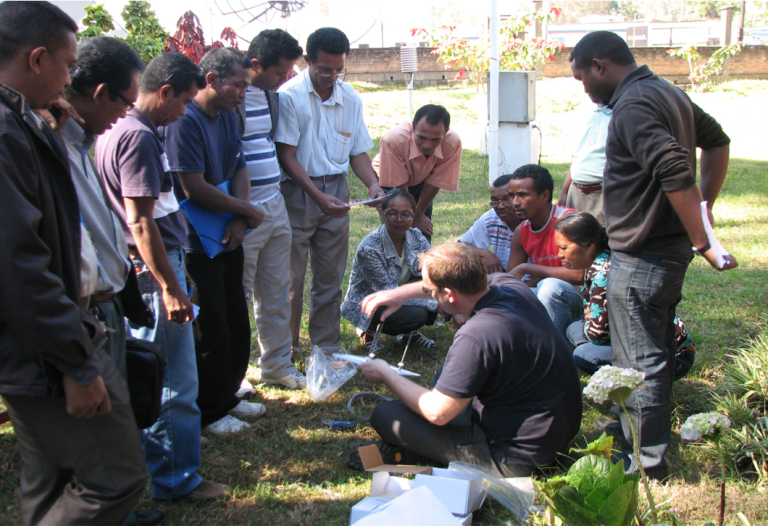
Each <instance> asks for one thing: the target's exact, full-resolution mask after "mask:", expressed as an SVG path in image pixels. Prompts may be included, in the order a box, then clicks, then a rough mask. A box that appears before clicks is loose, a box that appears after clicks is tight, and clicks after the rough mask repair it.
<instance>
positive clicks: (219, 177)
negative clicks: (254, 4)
mask: <svg viewBox="0 0 768 526" xmlns="http://www.w3.org/2000/svg"><path fill="white" fill-rule="evenodd" d="M200 67H201V68H202V69H203V71H204V72H205V77H206V81H207V85H206V87H205V88H203V89H201V90H200V91H199V92H198V93H197V96H196V97H195V100H194V101H193V102H191V103H190V104H189V107H188V108H187V114H186V115H185V116H184V117H182V118H181V119H180V120H179V121H177V122H175V123H173V124H171V125H170V126H169V127H168V128H167V130H166V131H167V137H168V139H167V146H166V148H167V152H168V161H169V164H170V169H171V171H173V172H175V173H176V175H177V177H178V181H179V183H180V187H179V186H177V187H176V191H177V195H178V197H179V199H180V200H181V199H184V198H187V199H189V200H191V201H192V202H193V203H195V204H197V205H199V206H200V207H202V208H205V209H207V210H210V211H213V212H227V213H231V214H234V216H235V217H234V218H233V219H232V221H231V222H230V223H229V224H228V226H227V228H226V231H225V233H224V236H223V238H222V239H221V243H222V244H223V245H224V246H226V249H225V251H224V252H221V253H220V254H218V255H217V256H216V257H213V258H211V257H208V255H207V254H206V252H205V250H204V248H203V245H202V243H201V241H200V237H199V235H198V233H197V231H196V230H195V228H194V226H193V225H192V224H189V225H188V227H189V235H188V237H187V241H186V243H185V245H184V249H185V251H186V253H187V261H186V269H187V275H188V276H189V279H190V281H191V282H192V284H193V285H194V287H195V289H194V293H193V295H192V301H193V302H194V303H195V304H196V305H199V306H200V314H199V315H198V317H197V318H196V319H195V321H194V329H195V330H194V334H195V353H196V355H197V371H198V380H199V383H200V390H199V393H198V396H197V405H198V406H199V407H200V411H201V414H202V417H201V424H202V426H203V427H204V428H205V429H206V430H207V431H209V432H211V433H213V434H218V435H225V434H229V433H237V432H240V431H243V430H245V429H247V428H248V427H249V425H248V424H246V423H245V422H243V421H242V420H239V419H238V418H237V417H238V416H239V417H257V416H261V415H263V414H264V413H265V412H266V408H265V407H264V406H263V405H262V404H257V403H249V402H245V401H240V399H239V398H237V396H236V392H237V391H238V389H239V388H240V384H241V382H242V381H243V378H245V373H246V371H247V370H248V359H249V357H250V352H251V326H250V322H249V320H248V305H247V304H246V302H245V294H244V291H243V248H242V246H241V244H242V242H243V239H244V238H245V234H246V232H247V229H248V228H251V229H254V228H257V227H258V226H259V225H260V224H261V222H262V219H263V217H264V214H263V212H261V211H260V210H259V209H258V208H257V207H255V206H253V205H252V204H250V202H249V201H250V193H251V187H250V181H249V178H248V168H247V166H246V163H245V156H244V155H243V150H242V143H241V142H240V138H239V137H238V133H237V123H236V122H235V116H234V114H233V113H232V112H234V111H235V110H237V108H238V106H240V105H241V104H242V103H243V101H244V100H245V88H246V87H247V86H248V85H249V84H250V78H251V67H252V66H251V61H250V60H248V57H246V56H245V55H243V54H242V53H241V52H239V51H236V50H234V49H228V48H217V49H213V50H211V51H209V52H208V53H206V55H205V56H204V57H203V59H202V60H201V61H200ZM225 181H229V182H230V194H227V193H225V192H223V191H221V190H220V189H219V188H216V187H217V185H220V184H221V183H223V182H225ZM216 241H218V240H216Z"/></svg>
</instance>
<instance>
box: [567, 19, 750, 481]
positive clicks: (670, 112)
mask: <svg viewBox="0 0 768 526" xmlns="http://www.w3.org/2000/svg"><path fill="white" fill-rule="evenodd" d="M570 61H571V70H572V71H573V76H574V78H575V79H576V80H579V81H581V82H582V84H583V85H584V91H586V92H587V95H589V96H590V98H591V99H592V100H594V101H596V102H597V103H599V104H605V105H607V106H608V107H609V108H611V109H612V110H613V116H612V119H611V123H610V125H609V128H608V141H607V144H606V148H605V156H606V165H605V173H604V176H603V177H604V179H603V196H604V207H605V222H606V228H607V231H608V238H609V245H610V247H611V255H612V259H611V264H612V267H611V272H610V274H609V275H608V290H607V294H608V295H607V299H608V303H609V305H610V309H609V311H608V317H609V323H610V325H611V344H612V358H613V364H614V365H615V366H617V367H624V368H633V369H637V370H639V371H642V372H644V373H645V375H646V377H645V381H646V389H643V390H641V391H636V392H635V393H634V394H633V395H632V396H631V397H630V398H629V399H628V400H627V403H626V406H627V411H628V412H629V415H630V416H631V417H632V419H633V421H634V422H635V426H636V427H637V429H638V434H639V437H640V439H639V440H640V444H639V448H640V460H641V461H642V464H643V467H644V468H645V471H646V472H647V473H648V475H649V476H651V477H654V478H658V479H662V478H664V477H666V476H667V473H668V469H667V464H666V461H665V459H664V455H665V453H666V451H667V448H668V447H669V437H670V431H671V423H670V416H671V407H670V395H671V387H672V380H673V375H674V371H675V367H674V359H675V344H674V339H675V324H674V317H675V307H676V306H677V304H678V302H679V301H680V299H681V297H682V287H683V280H684V278H685V271H686V269H687V267H688V264H689V263H690V262H691V259H692V258H693V253H694V252H696V253H697V254H700V255H701V256H702V257H704V259H706V260H707V262H709V264H710V265H712V266H713V267H715V268H716V269H717V270H726V269H730V268H734V267H736V266H737V262H736V258H734V257H733V256H732V255H730V254H728V255H727V256H726V264H725V265H724V266H722V267H721V266H719V265H718V263H717V260H716V258H715V254H714V252H713V251H712V250H711V248H710V244H709V241H708V239H707V234H706V232H705V230H704V223H703V220H702V214H701V209H700V203H701V202H702V201H703V200H705V201H707V207H708V211H709V216H710V220H711V217H712V205H713V204H714V202H715V199H716V198H717V194H718V193H719V191H720V187H721V186H722V184H723V181H724V180H725V174H726V170H727V167H728V144H729V142H730V140H729V139H728V136H727V135H726V134H725V133H724V132H723V130H722V128H721V127H720V125H719V124H718V123H717V122H716V121H715V120H714V119H713V118H712V117H710V116H709V115H707V114H706V113H704V111H702V109H701V108H699V107H698V106H697V105H696V104H694V103H693V102H691V100H690V99H689V98H688V96H687V95H686V94H685V93H684V92H683V91H682V90H680V89H679V88H677V87H675V86H673V85H672V84H670V83H669V82H667V81H665V80H664V79H662V78H660V77H659V76H657V75H654V74H653V72H652V71H651V70H650V69H648V66H641V67H638V66H637V64H636V63H635V59H634V57H633V56H632V53H631V51H630V50H629V47H627V44H626V42H625V41H624V40H623V39H622V38H621V37H619V36H618V35H616V34H615V33H610V32H606V31H596V32H594V33H590V34H589V35H587V36H586V37H584V38H583V39H582V40H581V41H580V42H579V43H578V44H577V45H576V47H574V49H573V51H572V52H571V56H570ZM697 147H698V148H701V149H702V153H701V191H699V187H698V186H696V148H697ZM692 246H693V249H694V251H692V250H691V247H692ZM621 423H622V430H623V434H624V446H623V449H624V457H625V468H626V469H627V471H628V472H635V471H637V470H638V467H637V463H636V461H635V459H634V455H633V454H632V442H631V440H632V437H631V433H630V429H629V425H628V422H627V417H626V415H622V417H621Z"/></svg>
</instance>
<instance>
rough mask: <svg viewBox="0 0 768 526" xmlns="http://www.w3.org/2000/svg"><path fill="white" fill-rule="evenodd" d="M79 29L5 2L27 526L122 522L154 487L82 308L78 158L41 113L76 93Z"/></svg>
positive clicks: (2, 20) (4, 182)
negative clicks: (72, 162) (73, 164)
mask: <svg viewBox="0 0 768 526" xmlns="http://www.w3.org/2000/svg"><path fill="white" fill-rule="evenodd" d="M76 31H77V24H76V23H75V22H74V21H73V20H72V19H70V18H69V17H68V16H67V15H66V14H65V13H64V12H62V11H61V10H60V9H58V8H57V7H55V6H53V5H51V4H49V3H48V2H4V3H3V4H0V215H2V225H3V228H2V229H0V246H2V247H3V248H4V251H3V258H2V259H0V290H2V294H0V394H2V395H3V398H4V400H5V404H6V406H7V407H8V409H9V412H10V414H11V420H12V421H13V426H14V429H15V431H16V437H17V440H18V443H19V451H20V454H21V457H22V461H23V468H22V477H21V489H20V493H21V516H22V523H23V524H38V523H44V524H92V523H104V524H121V523H122V522H123V521H124V520H125V518H126V517H127V516H128V514H129V512H130V511H131V509H132V508H133V506H134V505H135V503H136V502H137V501H138V499H139V495H140V493H141V491H142V489H143V488H144V485H145V483H146V471H145V470H144V466H143V464H144V463H143V458H142V453H141V444H140V442H139V436H138V433H137V432H136V431H137V430H136V424H135V422H134V420H133V413H132V412H131V409H130V405H129V402H128V390H127V388H126V385H125V382H124V381H123V380H122V378H121V377H120V376H119V374H118V372H117V370H116V369H115V366H114V365H113V363H112V361H111V360H110V359H109V358H108V357H107V356H106V354H105V353H104V351H103V349H102V346H103V343H104V342H103V340H104V331H103V329H102V328H101V325H100V324H99V323H98V322H96V323H91V322H92V321H93V320H89V319H88V318H87V317H86V316H85V314H84V311H83V309H82V308H81V305H80V297H81V294H80V293H81V290H80V257H81V230H80V229H81V227H80V215H79V209H78V200H77V195H76V192H75V187H74V184H73V183H72V179H71V177H70V172H69V161H68V157H67V153H66V151H65V149H64V147H63V145H62V144H61V142H60V140H59V139H58V137H56V136H55V135H54V134H53V132H52V131H51V129H50V128H49V127H48V126H47V125H46V124H44V123H43V122H42V120H40V119H39V118H38V117H37V115H36V114H34V113H33V111H32V110H33V109H41V108H47V107H49V106H50V105H51V103H52V101H53V100H54V99H55V98H56V97H57V96H58V94H59V93H60V92H61V90H62V88H64V87H65V86H66V85H68V84H69V80H70V72H71V70H72V68H73V67H74V66H75V65H76V61H77V42H76V40H75V32H76ZM83 241H84V240H83Z"/></svg>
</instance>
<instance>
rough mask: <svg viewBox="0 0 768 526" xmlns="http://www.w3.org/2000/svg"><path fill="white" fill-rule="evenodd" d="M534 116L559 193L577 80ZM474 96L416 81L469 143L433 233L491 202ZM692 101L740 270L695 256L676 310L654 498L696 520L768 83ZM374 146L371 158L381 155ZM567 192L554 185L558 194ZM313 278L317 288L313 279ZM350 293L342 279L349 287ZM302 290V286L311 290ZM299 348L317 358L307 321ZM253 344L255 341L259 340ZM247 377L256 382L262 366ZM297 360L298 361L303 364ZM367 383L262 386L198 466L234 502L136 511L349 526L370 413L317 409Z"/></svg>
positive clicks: (766, 222)
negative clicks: (707, 418) (690, 421)
mask: <svg viewBox="0 0 768 526" xmlns="http://www.w3.org/2000/svg"><path fill="white" fill-rule="evenodd" d="M358 88H359V91H360V92H361V97H362V99H363V102H364V104H365V108H366V122H367V124H368V128H369V130H370V133H371V136H372V137H373V138H374V140H375V142H376V143H377V144H378V138H379V137H380V136H381V134H382V133H383V132H384V131H385V130H387V129H388V128H390V127H392V126H394V125H396V124H398V123H400V122H403V121H404V120H406V117H405V113H406V109H407V104H408V95H407V91H406V90H404V89H402V88H400V89H390V88H384V89H382V88H378V87H372V86H371V85H367V86H362V85H360V86H358ZM536 90H537V97H538V99H537V106H538V107H537V120H538V124H539V126H540V127H541V128H542V130H543V134H544V139H543V155H542V163H543V164H544V165H545V166H547V167H548V168H549V169H550V171H551V172H552V173H553V176H554V177H555V180H556V188H559V186H560V185H561V184H562V181H563V179H564V177H565V174H566V172H567V170H568V163H569V159H570V154H569V149H570V142H571V140H572V139H571V133H572V132H571V130H572V129H573V126H574V109H575V108H576V107H577V106H578V105H579V104H580V103H581V102H582V101H584V100H585V99H586V97H585V95H584V93H583V90H582V88H581V86H580V85H579V84H578V83H577V82H575V81H573V80H572V79H553V80H543V81H540V82H538V83H537V87H536ZM475 97H476V95H475V91H474V89H472V88H466V87H458V88H450V87H438V88H420V89H416V90H414V93H413V106H414V108H418V107H419V106H421V105H422V104H426V103H429V102H433V103H438V104H443V105H444V106H446V107H447V108H448V109H449V110H450V112H451V115H452V128H454V129H456V130H457V131H458V132H459V134H460V135H461V136H462V138H463V143H464V148H465V150H464V155H463V158H462V178H461V185H460V190H459V191H458V192H456V193H449V192H440V194H439V195H438V197H437V200H436V208H435V213H434V217H433V220H434V224H435V235H434V242H435V243H442V242H445V241H452V240H456V239H457V238H458V237H459V236H460V235H461V234H462V233H463V232H464V231H465V230H466V229H467V228H468V227H469V226H470V225H471V224H472V222H473V221H474V220H475V219H476V218H477V217H478V216H479V215H480V214H482V213H483V212H484V211H485V210H486V206H487V205H486V204H485V203H486V201H487V199H488V190H487V170H488V164H487V158H485V157H481V156H479V155H478V154H477V151H476V148H477V144H478V139H477V137H478V133H479V132H478V129H479V128H478V126H477V125H476V124H475V120H476V118H477V104H476V100H475ZM693 99H694V100H695V101H696V102H697V103H699V104H700V105H701V106H702V107H703V108H704V109H705V111H707V112H709V113H711V114H712V115H713V116H714V117H715V118H716V119H718V121H719V122H720V123H721V124H722V125H723V127H724V128H725V130H726V132H727V133H728V134H729V135H730V136H731V138H732V140H733V142H732V146H731V156H732V160H731V164H730V169H729V175H728V179H727V180H726V183H725V186H724V188H723V191H722V193H721V195H720V198H719V199H718V201H717V205H716V207H715V216H716V220H717V223H716V228H715V230H716V233H717V235H718V236H719V237H720V239H721V241H722V242H723V244H724V245H725V246H726V247H727V248H728V249H729V250H731V251H732V253H733V254H734V255H735V256H736V257H737V258H738V260H739V263H740V266H739V268H738V269H736V270H734V271H731V272H727V273H717V272H715V271H714V270H712V269H711V268H709V267H708V266H706V265H704V264H703V263H702V262H701V261H700V260H697V261H695V262H694V263H693V265H692V266H691V268H690V270H689V272H688V274H687V276H686V285H685V288H684V299H683V302H682V303H681V305H680V313H681V314H682V315H683V316H684V318H685V320H686V323H687V325H688V327H689V330H690V331H691V333H692V335H693V337H694V339H695V341H696V343H697V344H698V348H699V353H698V357H697V361H696V364H695V366H694V369H693V371H692V373H691V374H690V375H689V376H688V377H687V378H686V379H684V380H682V381H680V382H677V383H676V384H675V387H674V393H673V407H674V415H673V419H674V420H673V438H672V444H671V448H670V453H669V459H670V462H671V467H672V471H673V472H675V475H674V477H673V478H672V480H671V482H670V483H669V484H668V485H666V486H654V492H655V493H656V494H657V501H658V500H664V499H666V498H672V502H671V504H670V505H669V507H672V508H677V509H678V511H677V512H676V513H677V514H678V516H680V517H681V518H682V519H683V520H684V521H685V522H686V523H689V524H701V523H703V522H706V521H708V520H713V519H714V518H715V516H716V507H717V501H718V500H717V499H718V488H717V485H716V481H713V480H712V479H710V477H709V476H708V475H707V472H708V470H709V469H710V467H711V466H712V464H713V457H712V456H708V455H707V454H702V452H701V450H697V449H693V448H690V447H687V446H686V447H684V446H683V445H682V444H681V441H680V438H679V434H678V431H679V426H680V424H682V422H683V421H684V420H685V418H686V417H687V416H689V415H690V414H693V413H695V412H698V411H702V410H713V408H714V406H713V401H712V398H711V394H712V392H713V390H714V388H715V387H716V386H717V384H718V382H719V380H720V378H721V372H720V368H719V367H720V366H719V364H720V363H721V362H720V359H721V358H722V357H723V356H724V355H726V354H727V353H728V350H729V349H732V348H736V347H740V346H742V345H743V342H744V339H745V338H746V337H748V336H754V335H755V334H757V333H758V332H759V330H760V328H761V326H762V325H761V316H760V315H761V313H765V312H766V303H767V300H768V294H767V293H766V290H767V289H768V251H766V245H765V243H766V238H768V203H766V201H765V196H766V195H768V178H767V177H766V174H768V148H766V134H765V123H766V122H768V81H734V82H729V83H727V84H725V85H723V86H721V87H720V88H719V89H718V90H717V91H716V92H715V93H710V94H697V95H694V96H693ZM374 153H375V151H372V152H371V154H374ZM350 183H351V193H352V199H353V200H359V199H363V198H364V197H365V195H366V194H365V189H364V188H363V186H362V185H361V184H360V182H359V181H358V180H357V179H356V178H354V177H351V178H350ZM558 191H559V190H557V189H556V192H555V193H556V194H557V193H558ZM351 220H352V223H351V229H350V261H349V265H351V255H352V254H353V253H354V250H355V248H356V247H357V244H358V243H359V242H360V241H361V240H362V238H363V237H364V236H365V235H366V234H368V233H369V232H370V231H372V230H373V229H374V228H376V227H377V226H378V217H377V215H376V214H375V212H374V211H373V210H370V209H367V208H355V209H353V210H352V212H351ZM307 277H308V280H307V282H308V283H309V278H311V275H308V276H307ZM343 290H344V291H345V292H346V278H345V283H344V285H343ZM305 296H306V297H308V295H305ZM341 331H342V341H343V344H344V346H345V347H347V348H349V349H350V350H352V351H353V352H356V353H358V354H359V353H361V350H360V348H359V346H358V345H357V343H355V336H354V332H353V327H352V326H351V325H350V324H349V323H347V322H346V321H342V327H341ZM424 332H425V334H426V335H427V336H428V337H430V338H434V339H435V340H437V342H438V347H437V350H433V351H420V352H413V351H409V356H408V358H407V359H406V363H407V367H408V368H409V369H411V370H414V371H416V372H419V373H421V374H422V377H421V379H420V381H421V382H422V383H426V382H428V380H429V378H430V377H431V374H432V372H433V371H434V370H435V369H436V368H437V367H438V366H439V365H440V363H442V360H443V357H444V355H445V352H446V350H447V348H448V347H449V345H450V343H451V341H452V337H453V330H452V329H451V328H450V327H430V328H427V329H426V330H425V331H424ZM303 336H304V340H303V344H304V348H303V349H302V351H303V354H304V356H307V355H308V354H309V348H308V343H309V342H308V340H307V339H306V315H305V320H304V331H303ZM385 342H386V343H387V346H388V347H387V350H386V351H384V352H383V353H382V354H381V356H382V357H383V358H385V359H387V360H388V361H389V362H390V363H397V361H399V359H400V356H401V354H402V348H401V347H400V346H398V345H397V344H396V343H395V342H394V338H392V339H389V338H386V339H385ZM253 348H254V349H257V347H256V344H255V335H254V347H253ZM257 352H258V351H255V352H254V354H253V355H252V363H253V364H254V366H253V367H252V368H251V370H250V371H249V377H250V378H251V379H253V380H255V379H256V378H257V369H256V368H255V363H256V360H257ZM299 365H300V367H301V368H302V369H303V367H304V364H303V362H302V363H300V364H299ZM359 391H375V392H379V393H382V394H390V393H389V392H388V390H387V389H386V388H382V387H376V388H374V387H373V386H371V385H369V384H367V383H366V382H365V380H364V379H362V378H361V377H359V376H356V377H355V378H353V379H352V380H351V381H350V382H348V383H347V384H346V385H345V386H344V387H343V388H342V389H341V390H340V391H338V392H337V393H336V394H334V395H332V396H331V397H330V398H329V399H327V400H325V401H322V402H315V401H313V400H312V399H311V398H310V397H309V395H308V394H306V393H296V392H292V391H288V390H282V389H273V388H269V387H267V386H265V385H259V386H258V389H257V394H256V396H255V397H254V398H255V400H258V401H262V402H264V403H265V404H266V405H267V409H268V413H267V416H266V417H265V418H263V419H262V420H259V421H256V422H254V423H253V427H252V428H251V430H250V431H248V432H247V433H244V434H242V435H240V436H234V437H228V438H211V444H210V446H209V447H208V448H207V449H205V450H203V466H202V470H201V472H202V474H203V475H204V476H205V477H207V478H210V479H212V480H216V481H220V482H226V483H228V484H230V485H231V486H232V487H233V488H235V489H234V491H233V493H232V496H231V497H229V498H228V499H225V500H222V501H219V502H214V503H203V504H188V503H167V502H157V501H152V500H151V499H150V497H149V492H148V491H147V492H146V493H145V496H144V498H143V501H142V502H141V504H140V508H144V509H146V508H149V507H159V508H160V509H162V510H163V511H164V512H165V513H166V515H167V516H168V519H167V522H166V524H169V525H174V524H263V525H272V524H288V525H344V524H347V523H348V520H349V508H350V506H352V505H353V504H354V503H355V502H357V501H358V500H360V499H362V498H363V497H365V496H366V495H367V493H368V492H369V491H370V480H371V477H370V475H367V474H363V473H357V472H353V471H351V470H349V469H348V468H347V467H346V465H345V464H344V462H343V459H342V457H341V451H342V449H343V447H344V446H345V445H346V444H348V443H350V442H353V441H360V440H368V439H374V438H375V437H376V433H375V432H374V431H373V430H372V429H371V428H370V427H369V426H367V425H365V423H364V422H360V423H359V424H358V425H357V427H355V428H352V429H350V430H331V429H329V428H327V427H324V426H322V425H321V424H320V420H321V419H323V418H338V419H348V418H349V416H350V415H349V413H347V410H346V407H345V406H346V403H347V401H348V400H349V398H350V397H351V396H352V395H353V394H354V393H357V392H359ZM607 413H608V406H594V405H593V404H591V403H588V402H585V416H584V421H583V425H582V431H581V433H580V434H579V435H578V436H577V437H576V439H575V442H576V444H580V445H583V444H585V443H586V442H587V441H589V440H593V439H594V438H596V437H597V436H598V434H599V433H598V432H597V430H596V428H595V426H594V420H595V418H597V417H598V416H601V415H604V414H607ZM19 470H20V462H19V460H18V456H17V453H16V445H15V438H14V435H13V428H12V427H11V426H10V425H9V424H6V425H4V426H0V475H2V476H0V523H7V524H15V523H18V521H19V515H18V483H19V476H20V473H19ZM739 511H743V512H744V513H745V515H746V516H747V517H748V518H749V520H750V521H751V523H752V524H753V525H754V524H766V523H768V507H767V506H765V493H763V492H760V491H758V488H756V487H755V486H754V485H750V484H747V483H740V482H735V483H734V482H732V483H730V484H729V486H728V509H727V513H726V519H727V522H728V523H729V524H736V523H737V519H736V513H737V512H739ZM474 524H476V525H479V526H484V525H502V524H516V522H515V521H514V520H513V519H512V516H511V514H510V513H509V512H507V511H506V510H505V509H504V508H503V507H502V506H500V505H499V504H498V503H497V502H495V501H493V500H492V499H489V501H488V502H487V503H486V505H485V507H484V508H483V510H481V511H480V512H479V513H477V514H476V516H475V522H474Z"/></svg>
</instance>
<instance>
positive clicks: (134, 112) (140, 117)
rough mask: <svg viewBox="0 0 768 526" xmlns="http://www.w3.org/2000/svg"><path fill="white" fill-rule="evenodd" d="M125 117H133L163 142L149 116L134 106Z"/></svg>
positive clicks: (161, 135)
mask: <svg viewBox="0 0 768 526" xmlns="http://www.w3.org/2000/svg"><path fill="white" fill-rule="evenodd" d="M194 102H195V101H192V103H194ZM127 115H130V116H131V117H133V118H134V119H136V120H137V121H139V122H140V123H142V124H143V125H144V126H146V127H147V128H149V129H150V131H151V132H152V133H154V134H155V136H156V137H157V138H158V139H160V140H161V141H162V140H163V138H164V137H163V134H161V133H160V132H159V131H158V129H157V126H155V123H154V122H152V120H151V119H150V118H149V116H148V115H147V114H146V113H144V112H143V111H141V110H140V109H139V108H137V107H135V106H134V107H133V108H131V109H130V110H128V113H127Z"/></svg>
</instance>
